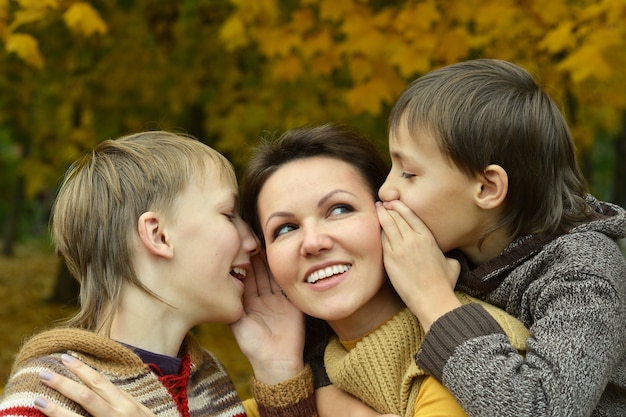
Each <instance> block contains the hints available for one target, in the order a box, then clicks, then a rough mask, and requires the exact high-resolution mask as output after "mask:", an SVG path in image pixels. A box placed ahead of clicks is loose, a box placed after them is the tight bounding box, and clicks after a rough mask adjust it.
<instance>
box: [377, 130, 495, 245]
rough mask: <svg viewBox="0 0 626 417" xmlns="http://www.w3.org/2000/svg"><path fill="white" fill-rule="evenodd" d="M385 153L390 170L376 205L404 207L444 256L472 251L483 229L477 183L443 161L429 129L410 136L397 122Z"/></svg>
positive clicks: (441, 153)
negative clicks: (380, 202) (399, 203)
mask: <svg viewBox="0 0 626 417" xmlns="http://www.w3.org/2000/svg"><path fill="white" fill-rule="evenodd" d="M389 153H390V155H391V161H392V166H391V171H390V172H389V175H388V176H387V179H386V180H385V183H384V184H383V185H382V187H381V188H380V190H379V196H380V198H381V200H383V201H391V200H400V201H402V202H403V203H404V204H405V205H406V206H408V207H409V208H410V209H411V210H412V211H413V212H414V213H415V214H416V215H417V216H418V217H419V218H420V219H421V220H422V221H423V222H424V223H425V224H426V226H428V228H429V229H430V231H431V233H432V234H433V236H434V237H435V239H436V240H437V243H438V245H439V247H440V248H441V250H442V251H443V252H447V251H449V250H452V249H461V250H463V251H464V252H466V251H468V252H471V251H472V248H474V247H475V245H476V242H477V241H478V238H479V237H480V236H481V233H482V232H483V226H484V225H483V224H482V220H481V217H480V216H479V214H480V213H479V210H478V207H477V206H476V204H475V202H474V196H475V194H476V192H477V189H478V190H480V183H479V182H478V181H477V180H476V179H471V178H469V177H468V176H467V175H466V174H465V173H463V172H462V171H460V170H459V169H458V168H457V167H456V166H455V165H454V164H453V162H452V161H449V160H448V159H447V158H446V155H444V154H443V152H442V151H441V150H440V148H439V145H438V143H437V141H436V139H435V138H434V137H433V136H432V135H431V134H430V133H429V132H428V130H422V131H420V132H418V134H417V135H411V134H410V133H409V131H408V128H407V126H406V123H402V125H401V127H400V129H399V130H398V132H397V134H391V135H390V137H389ZM466 253H467V252H466Z"/></svg>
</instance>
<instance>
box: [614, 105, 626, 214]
mask: <svg viewBox="0 0 626 417" xmlns="http://www.w3.org/2000/svg"><path fill="white" fill-rule="evenodd" d="M624 161H626V112H624V115H623V128H622V132H621V134H620V135H619V136H617V138H615V170H614V177H613V202H614V203H615V204H617V205H619V206H622V207H624V208H626V164H624Z"/></svg>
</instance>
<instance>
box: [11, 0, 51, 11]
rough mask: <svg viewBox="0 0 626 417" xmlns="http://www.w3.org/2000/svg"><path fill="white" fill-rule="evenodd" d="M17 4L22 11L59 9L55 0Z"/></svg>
mask: <svg viewBox="0 0 626 417" xmlns="http://www.w3.org/2000/svg"><path fill="white" fill-rule="evenodd" d="M18 4H19V5H20V7H21V8H22V9H38V8H42V7H49V8H51V9H56V8H58V7H59V2H58V1H57V0H19V1H18Z"/></svg>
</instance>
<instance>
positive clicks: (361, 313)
mask: <svg viewBox="0 0 626 417" xmlns="http://www.w3.org/2000/svg"><path fill="white" fill-rule="evenodd" d="M404 307H405V304H404V302H403V301H402V299H401V298H400V296H399V295H398V294H397V293H396V291H395V290H394V288H393V286H392V285H391V282H390V281H387V282H386V283H385V285H383V286H382V287H381V289H380V291H378V293H376V295H375V296H374V297H373V298H372V299H371V300H370V301H369V302H368V303H367V304H365V305H363V306H362V307H361V308H359V309H358V310H357V311H355V312H354V314H351V315H350V316H349V317H346V318H343V319H341V320H332V321H328V325H329V326H330V327H331V328H332V329H333V331H334V332H335V334H337V336H338V337H339V339H341V340H354V339H358V338H361V337H364V336H366V335H367V334H369V333H371V332H372V331H373V330H375V329H377V328H378V327H380V326H381V325H382V324H383V323H385V322H386V321H387V320H389V319H390V318H392V317H393V316H394V315H396V314H397V313H398V312H399V311H400V310H402V309H403V308H404Z"/></svg>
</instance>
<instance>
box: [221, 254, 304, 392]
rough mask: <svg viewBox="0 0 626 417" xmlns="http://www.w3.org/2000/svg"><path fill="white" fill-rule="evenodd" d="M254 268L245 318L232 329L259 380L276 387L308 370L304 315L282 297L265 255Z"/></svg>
mask: <svg viewBox="0 0 626 417" xmlns="http://www.w3.org/2000/svg"><path fill="white" fill-rule="evenodd" d="M252 268H253V270H254V271H253V273H252V274H248V276H247V277H246V279H245V281H244V283H245V290H244V295H243V304H244V315H243V316H242V318H241V319H240V320H239V321H237V322H235V323H233V324H231V326H230V327H231V329H232V331H233V334H234V335H235V339H236V340H237V343H238V344H239V347H240V348H241V351H242V352H243V353H244V355H246V357H247V358H248V360H249V361H250V364H251V365H252V368H253V370H254V376H255V378H256V379H258V380H259V381H261V382H263V383H266V384H275V383H278V382H281V381H284V380H287V379H289V378H291V377H293V376H295V375H296V374H297V373H298V372H300V371H302V369H304V360H303V351H304V332H305V324H304V314H303V313H302V312H301V311H300V310H298V309H297V308H296V307H295V306H294V305H293V304H292V303H291V302H290V301H289V300H287V298H285V296H284V295H283V294H282V292H281V290H280V287H279V286H278V284H277V283H276V281H274V278H273V277H272V276H271V273H270V272H269V268H268V267H267V264H266V262H265V255H264V254H263V253H259V254H257V255H255V256H254V257H253V258H252Z"/></svg>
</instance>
